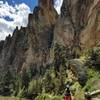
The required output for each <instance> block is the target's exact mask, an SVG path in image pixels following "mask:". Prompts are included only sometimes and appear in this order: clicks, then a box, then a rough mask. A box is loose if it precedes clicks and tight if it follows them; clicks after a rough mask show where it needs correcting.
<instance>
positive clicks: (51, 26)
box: [0, 0, 100, 74]
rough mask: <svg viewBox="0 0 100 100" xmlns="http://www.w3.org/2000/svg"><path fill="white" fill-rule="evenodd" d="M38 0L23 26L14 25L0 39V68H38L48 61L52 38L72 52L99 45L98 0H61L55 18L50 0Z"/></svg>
mask: <svg viewBox="0 0 100 100" xmlns="http://www.w3.org/2000/svg"><path fill="white" fill-rule="evenodd" d="M38 2H39V3H38V6H37V7H35V8H34V11H33V13H31V14H29V17H28V25H27V27H21V29H18V27H16V29H15V31H14V32H13V35H12V36H10V35H9V36H8V37H7V38H6V39H5V41H1V42H0V71H3V70H5V69H7V68H11V70H14V71H18V72H19V71H21V70H24V69H26V68H27V67H32V68H33V69H34V74H35V73H36V72H41V70H42V69H43V67H46V66H47V65H48V64H49V61H50V60H49V53H50V51H49V50H50V48H51V46H52V41H54V42H57V43H58V44H62V45H64V46H66V47H67V48H68V50H70V51H71V52H74V53H75V52H76V51H78V52H80V51H81V49H83V50H85V49H86V48H90V47H94V46H96V45H100V28H99V26H100V0H64V1H63V4H62V7H61V14H60V16H59V18H58V15H57V12H56V11H55V9H54V5H53V4H54V2H53V0H38Z"/></svg>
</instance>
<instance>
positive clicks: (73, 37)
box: [55, 0, 100, 49]
mask: <svg viewBox="0 0 100 100" xmlns="http://www.w3.org/2000/svg"><path fill="white" fill-rule="evenodd" d="M99 10H100V0H74V1H73V0H64V1H63V4H62V7H61V15H60V17H59V19H58V21H57V24H56V28H55V42H57V43H60V44H63V45H65V46H68V47H72V48H73V47H80V48H81V49H86V48H90V47H94V46H96V45H100V32H99V21H100V17H99Z"/></svg>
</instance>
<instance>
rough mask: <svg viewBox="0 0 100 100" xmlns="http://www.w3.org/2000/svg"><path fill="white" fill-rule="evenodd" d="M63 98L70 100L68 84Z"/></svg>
mask: <svg viewBox="0 0 100 100" xmlns="http://www.w3.org/2000/svg"><path fill="white" fill-rule="evenodd" d="M64 100H72V96H71V92H70V86H69V85H67V86H66V93H65V97H64Z"/></svg>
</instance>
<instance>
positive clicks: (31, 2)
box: [0, 0, 38, 11]
mask: <svg viewBox="0 0 100 100" xmlns="http://www.w3.org/2000/svg"><path fill="white" fill-rule="evenodd" d="M0 1H3V2H8V4H9V5H13V6H15V5H16V4H21V3H23V2H24V3H25V4H27V5H28V6H29V7H30V9H31V11H32V10H33V8H34V7H35V6H36V5H37V4H38V0H0Z"/></svg>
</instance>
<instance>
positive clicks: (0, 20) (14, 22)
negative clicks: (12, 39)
mask: <svg viewBox="0 0 100 100" xmlns="http://www.w3.org/2000/svg"><path fill="white" fill-rule="evenodd" d="M62 1H63V0H55V5H54V7H55V9H56V10H57V11H58V13H59V14H60V6H61V4H62ZM36 5H38V0H0V40H4V39H5V37H6V36H8V35H9V34H11V35H12V33H13V31H14V29H15V28H16V26H18V27H19V28H20V27H21V26H23V27H26V26H27V23H28V15H29V13H31V12H33V9H34V7H35V6H36Z"/></svg>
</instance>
